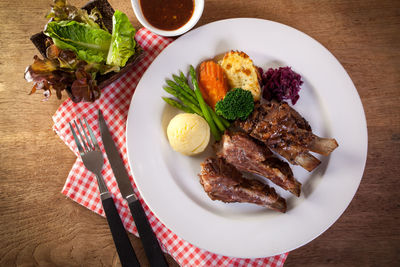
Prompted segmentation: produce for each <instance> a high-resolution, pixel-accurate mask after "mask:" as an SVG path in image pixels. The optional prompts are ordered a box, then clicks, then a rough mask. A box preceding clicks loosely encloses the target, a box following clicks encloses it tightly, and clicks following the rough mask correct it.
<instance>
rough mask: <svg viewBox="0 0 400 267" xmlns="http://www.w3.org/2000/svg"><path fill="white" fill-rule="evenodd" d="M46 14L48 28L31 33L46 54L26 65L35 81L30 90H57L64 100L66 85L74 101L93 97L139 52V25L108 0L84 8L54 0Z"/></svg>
mask: <svg viewBox="0 0 400 267" xmlns="http://www.w3.org/2000/svg"><path fill="white" fill-rule="evenodd" d="M100 10H101V11H102V12H103V13H102V12H100ZM46 18H48V19H50V20H49V22H48V23H47V24H46V26H45V28H44V30H43V33H39V34H36V35H34V36H33V37H32V38H31V40H32V41H33V42H34V44H35V45H36V46H37V47H38V49H39V51H40V52H41V54H42V55H43V57H44V58H43V59H41V58H40V57H39V56H35V57H34V62H33V64H32V65H30V66H28V67H27V68H26V71H25V79H26V80H27V81H28V82H34V86H33V88H32V90H31V94H32V93H34V92H35V91H36V90H39V89H40V90H43V93H44V95H45V97H46V98H45V99H47V98H48V97H49V96H50V95H51V89H53V90H55V91H56V95H57V97H58V98H59V99H61V92H62V91H64V90H65V91H66V92H67V93H68V95H69V96H70V98H71V99H72V100H73V101H74V102H80V101H82V100H83V101H89V102H93V101H94V100H96V99H98V98H99V97H100V93H101V91H100V87H101V86H102V85H104V84H101V83H102V82H105V81H106V80H109V81H111V79H116V77H114V76H116V75H114V73H116V72H120V71H121V69H123V68H124V67H125V66H126V65H127V64H130V63H131V62H132V61H134V60H135V59H136V58H137V57H138V55H139V54H140V48H139V47H138V46H137V45H136V42H135V39H134V36H135V33H136V30H135V28H133V26H132V25H131V23H130V22H129V19H128V17H127V16H126V15H125V14H124V13H122V12H121V11H118V10H116V11H115V12H114V10H113V9H112V8H111V6H110V5H109V3H108V2H107V1H106V0H96V1H92V2H89V3H88V4H87V5H86V6H85V9H83V8H82V9H81V8H77V7H75V6H72V5H70V4H68V3H67V1H66V0H54V3H53V5H52V8H51V11H50V12H49V13H48V14H47V16H46Z"/></svg>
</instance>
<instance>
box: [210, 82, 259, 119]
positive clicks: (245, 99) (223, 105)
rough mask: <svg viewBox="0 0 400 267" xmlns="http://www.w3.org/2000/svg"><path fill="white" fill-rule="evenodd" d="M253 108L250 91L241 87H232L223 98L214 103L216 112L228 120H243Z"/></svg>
mask: <svg viewBox="0 0 400 267" xmlns="http://www.w3.org/2000/svg"><path fill="white" fill-rule="evenodd" d="M253 109H254V100H253V95H252V94H251V92H250V91H248V90H243V89H242V88H235V89H232V90H231V91H229V92H228V93H227V94H226V96H225V97H224V99H222V100H220V101H218V103H217V104H216V105H215V111H216V112H217V114H218V115H221V116H223V117H224V118H225V119H228V120H236V119H241V120H245V119H247V117H248V116H249V115H250V114H251V112H253Z"/></svg>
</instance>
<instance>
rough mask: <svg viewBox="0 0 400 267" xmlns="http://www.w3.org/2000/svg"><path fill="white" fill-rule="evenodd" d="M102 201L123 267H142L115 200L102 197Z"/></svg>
mask: <svg viewBox="0 0 400 267" xmlns="http://www.w3.org/2000/svg"><path fill="white" fill-rule="evenodd" d="M101 201H102V203H103V209H104V212H105V213H106V217H107V222H108V225H109V226H110V230H111V234H112V237H113V239H114V244H115V247H116V249H117V252H118V256H119V260H120V261H121V264H122V266H124V267H125V266H140V264H139V261H138V259H137V257H136V254H135V251H134V250H133V247H132V244H131V241H130V240H129V237H128V234H127V233H126V230H125V227H124V225H123V224H122V221H121V217H119V214H118V211H117V209H116V208H115V205H114V200H113V199H112V197H111V195H108V196H104V195H102V200H101Z"/></svg>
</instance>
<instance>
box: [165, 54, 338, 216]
mask: <svg viewBox="0 0 400 267" xmlns="http://www.w3.org/2000/svg"><path fill="white" fill-rule="evenodd" d="M172 77H173V80H167V81H166V83H167V85H168V86H165V87H164V90H165V91H166V92H167V93H169V94H171V95H173V96H175V97H176V98H168V97H163V99H164V100H165V101H166V102H167V103H168V104H170V105H171V106H173V107H176V108H178V109H180V110H182V111H183V112H184V113H181V114H178V115H177V116H176V117H174V118H173V119H172V120H171V121H170V123H169V125H168V128H167V136H168V140H169V142H170V145H171V147H172V148H173V149H174V150H175V151H177V152H180V153H182V154H184V155H196V154H199V153H201V152H203V151H204V150H205V148H206V147H207V145H209V144H208V143H209V142H210V140H211V141H212V142H213V144H212V146H213V148H214V151H215V156H212V157H208V158H207V159H205V161H204V162H203V163H202V164H201V171H200V174H199V177H200V184H201V185H202V186H203V188H204V191H205V192H206V193H207V195H208V196H209V197H210V198H211V199H212V200H220V201H223V202H226V203H231V202H246V203H253V204H257V205H261V206H264V207H268V208H270V209H273V210H276V211H279V212H283V213H284V212H286V200H285V199H284V198H282V197H281V196H279V195H278V194H277V193H276V191H275V189H274V188H272V187H270V186H268V185H267V184H266V183H265V182H261V181H259V180H258V179H249V178H245V177H244V176H243V175H242V173H250V174H256V175H259V176H263V177H265V178H266V179H268V180H270V181H271V182H272V183H274V184H275V185H277V186H279V187H281V188H282V189H284V190H287V191H288V192H290V193H292V194H293V195H295V196H297V197H299V196H300V193H301V183H300V182H299V181H297V180H296V178H295V177H294V176H293V172H292V170H291V168H290V165H289V163H290V164H293V165H300V166H301V167H303V168H304V169H306V170H307V171H310V172H311V171H313V170H314V169H315V168H316V167H317V166H318V165H319V164H320V163H321V162H320V160H319V159H317V158H316V157H314V156H313V155H312V154H311V153H310V152H315V153H318V154H321V155H324V156H327V155H329V154H330V153H331V152H332V151H333V150H335V149H336V147H337V146H338V143H337V142H336V140H335V139H332V138H322V137H319V136H317V135H315V134H314V133H313V132H312V130H311V126H310V125H309V123H308V122H307V121H306V120H305V119H304V118H303V117H302V116H301V115H300V114H299V113H298V112H297V111H296V110H295V109H294V108H293V107H291V106H290V105H289V104H288V103H287V102H285V100H291V102H292V105H295V104H296V102H297V101H298V100H299V91H300V89H301V87H300V86H301V85H302V83H303V82H302V80H301V76H300V75H299V74H298V73H296V72H294V71H293V70H292V69H291V68H290V67H281V68H278V69H272V68H271V69H268V70H267V71H266V72H264V71H263V70H262V69H261V68H257V67H256V66H255V65H254V64H253V61H252V60H251V59H250V57H249V56H248V55H247V54H246V53H244V52H240V51H229V52H227V53H226V54H225V55H224V57H223V58H222V59H221V60H220V61H218V62H216V61H214V60H206V61H204V62H201V63H200V64H199V66H198V68H197V72H196V70H195V68H194V67H193V66H190V71H189V80H190V82H191V86H190V85H189V83H188V79H186V76H185V75H184V74H183V73H182V72H181V73H180V75H173V76H172ZM207 126H208V127H207ZM210 132H211V135H212V136H213V138H214V139H210ZM279 156H281V157H282V158H283V159H286V161H287V162H286V161H284V160H283V159H281V158H280V157H279Z"/></svg>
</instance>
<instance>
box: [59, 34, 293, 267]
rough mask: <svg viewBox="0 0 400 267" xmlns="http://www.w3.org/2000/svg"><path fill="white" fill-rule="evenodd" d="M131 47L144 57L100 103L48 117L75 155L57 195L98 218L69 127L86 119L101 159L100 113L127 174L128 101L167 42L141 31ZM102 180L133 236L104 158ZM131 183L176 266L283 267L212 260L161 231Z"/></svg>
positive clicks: (279, 261) (95, 196)
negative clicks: (71, 201)
mask: <svg viewBox="0 0 400 267" xmlns="http://www.w3.org/2000/svg"><path fill="white" fill-rule="evenodd" d="M136 41H137V43H138V44H139V45H140V46H141V47H142V48H143V49H144V50H145V51H146V54H145V57H144V58H143V59H142V60H141V61H140V62H139V63H137V64H136V65H135V66H134V67H133V68H132V69H131V70H130V71H128V72H127V73H126V74H124V75H123V76H122V77H121V78H119V79H118V80H116V81H115V82H113V83H112V84H111V85H109V86H107V87H106V88H104V89H103V91H102V95H101V97H100V99H98V100H96V102H94V103H83V102H81V103H73V102H72V101H71V100H70V99H68V100H66V101H65V102H64V103H63V104H62V105H61V106H60V107H59V108H58V110H57V111H56V113H55V114H54V116H53V121H54V126H53V129H54V131H55V132H56V133H57V134H58V136H59V137H60V138H61V139H62V140H63V141H64V142H65V144H66V145H67V146H68V147H69V148H70V149H71V150H72V151H73V152H74V153H75V154H76V155H77V160H76V162H75V164H74V165H73V167H72V169H71V171H70V173H69V175H68V178H67V180H66V183H65V185H64V188H63V189H62V193H63V194H64V195H66V196H67V197H69V198H70V199H72V200H74V201H76V202H78V203H79V204H81V205H83V206H84V207H86V208H88V209H90V210H92V211H94V212H96V213H98V214H100V215H102V216H105V215H104V211H103V208H102V204H101V201H100V196H99V191H98V186H97V181H96V178H95V176H94V175H93V174H92V173H90V172H89V171H88V170H86V168H85V167H84V165H83V163H82V160H81V158H80V157H79V156H78V149H77V147H76V145H75V142H74V140H73V136H72V134H71V131H70V129H69V125H68V122H69V121H71V120H73V119H76V118H81V117H86V119H87V120H88V123H89V124H90V125H91V127H92V128H93V131H94V133H95V135H96V136H98V139H97V140H98V141H99V144H100V147H101V148H102V150H103V153H104V148H103V144H102V143H101V138H100V132H99V126H98V123H97V110H98V109H101V110H102V112H103V115H104V118H105V120H106V121H107V124H108V126H109V128H110V132H111V134H112V136H113V139H114V142H115V143H116V145H117V147H119V149H120V153H121V156H122V158H123V160H124V163H125V167H126V168H127V170H128V172H129V173H130V168H129V164H128V159H127V153H126V142H125V140H126V137H125V130H126V128H125V123H126V119H127V115H128V110H129V105H130V100H131V98H132V95H133V93H134V91H135V88H136V85H137V84H138V82H139V80H140V78H141V77H142V75H143V73H144V72H145V70H146V69H147V67H148V66H149V65H150V63H151V62H152V61H153V60H154V59H155V58H156V57H157V55H158V54H159V53H160V52H161V51H162V50H163V49H164V48H165V47H167V46H168V44H169V43H171V41H172V40H171V39H168V38H163V37H160V36H157V35H155V34H153V33H151V32H150V31H149V30H147V29H146V28H142V29H140V30H139V31H138V32H137V34H136ZM102 174H103V177H104V179H105V181H106V184H107V186H108V189H109V190H110V192H111V193H112V196H113V199H114V202H115V205H116V207H117V210H118V212H119V214H120V216H121V218H122V222H123V224H124V226H125V228H126V229H127V230H128V231H129V232H131V233H133V234H135V235H136V236H138V233H137V230H136V227H135V224H134V221H133V219H132V216H131V214H130V211H129V208H128V205H127V202H126V201H125V200H124V199H123V197H122V195H121V193H120V191H119V189H118V186H117V182H116V180H115V178H114V176H113V172H112V170H111V166H110V164H109V162H108V160H107V157H106V156H104V166H103V170H102ZM130 178H131V183H132V185H133V188H134V191H135V193H136V195H137V196H138V197H139V199H140V201H141V203H142V205H143V208H144V210H145V212H146V215H147V218H148V219H149V222H150V224H151V226H152V228H153V231H154V232H155V234H156V236H157V238H158V240H159V241H160V244H161V248H162V249H163V250H164V251H165V252H167V253H169V254H170V255H171V256H172V257H173V258H174V259H175V260H176V262H178V263H179V264H180V265H181V266H273V267H275V266H283V264H284V262H285V260H286V257H287V253H286V254H282V255H277V256H274V257H269V258H257V259H242V258H230V257H225V256H221V255H217V254H213V253H211V252H208V251H206V250H203V249H200V248H197V247H195V246H193V245H192V244H190V243H188V242H186V241H185V240H182V239H181V238H179V237H178V236H177V235H175V234H174V233H173V232H171V231H170V230H169V229H168V228H167V227H165V226H164V225H163V224H162V223H161V222H160V221H159V220H158V219H157V217H156V216H155V215H154V214H153V213H152V212H151V211H150V209H149V207H148V206H147V205H146V203H144V202H143V199H142V198H141V196H140V194H139V192H138V190H137V188H136V186H135V184H134V180H133V177H132V175H131V176H130Z"/></svg>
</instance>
